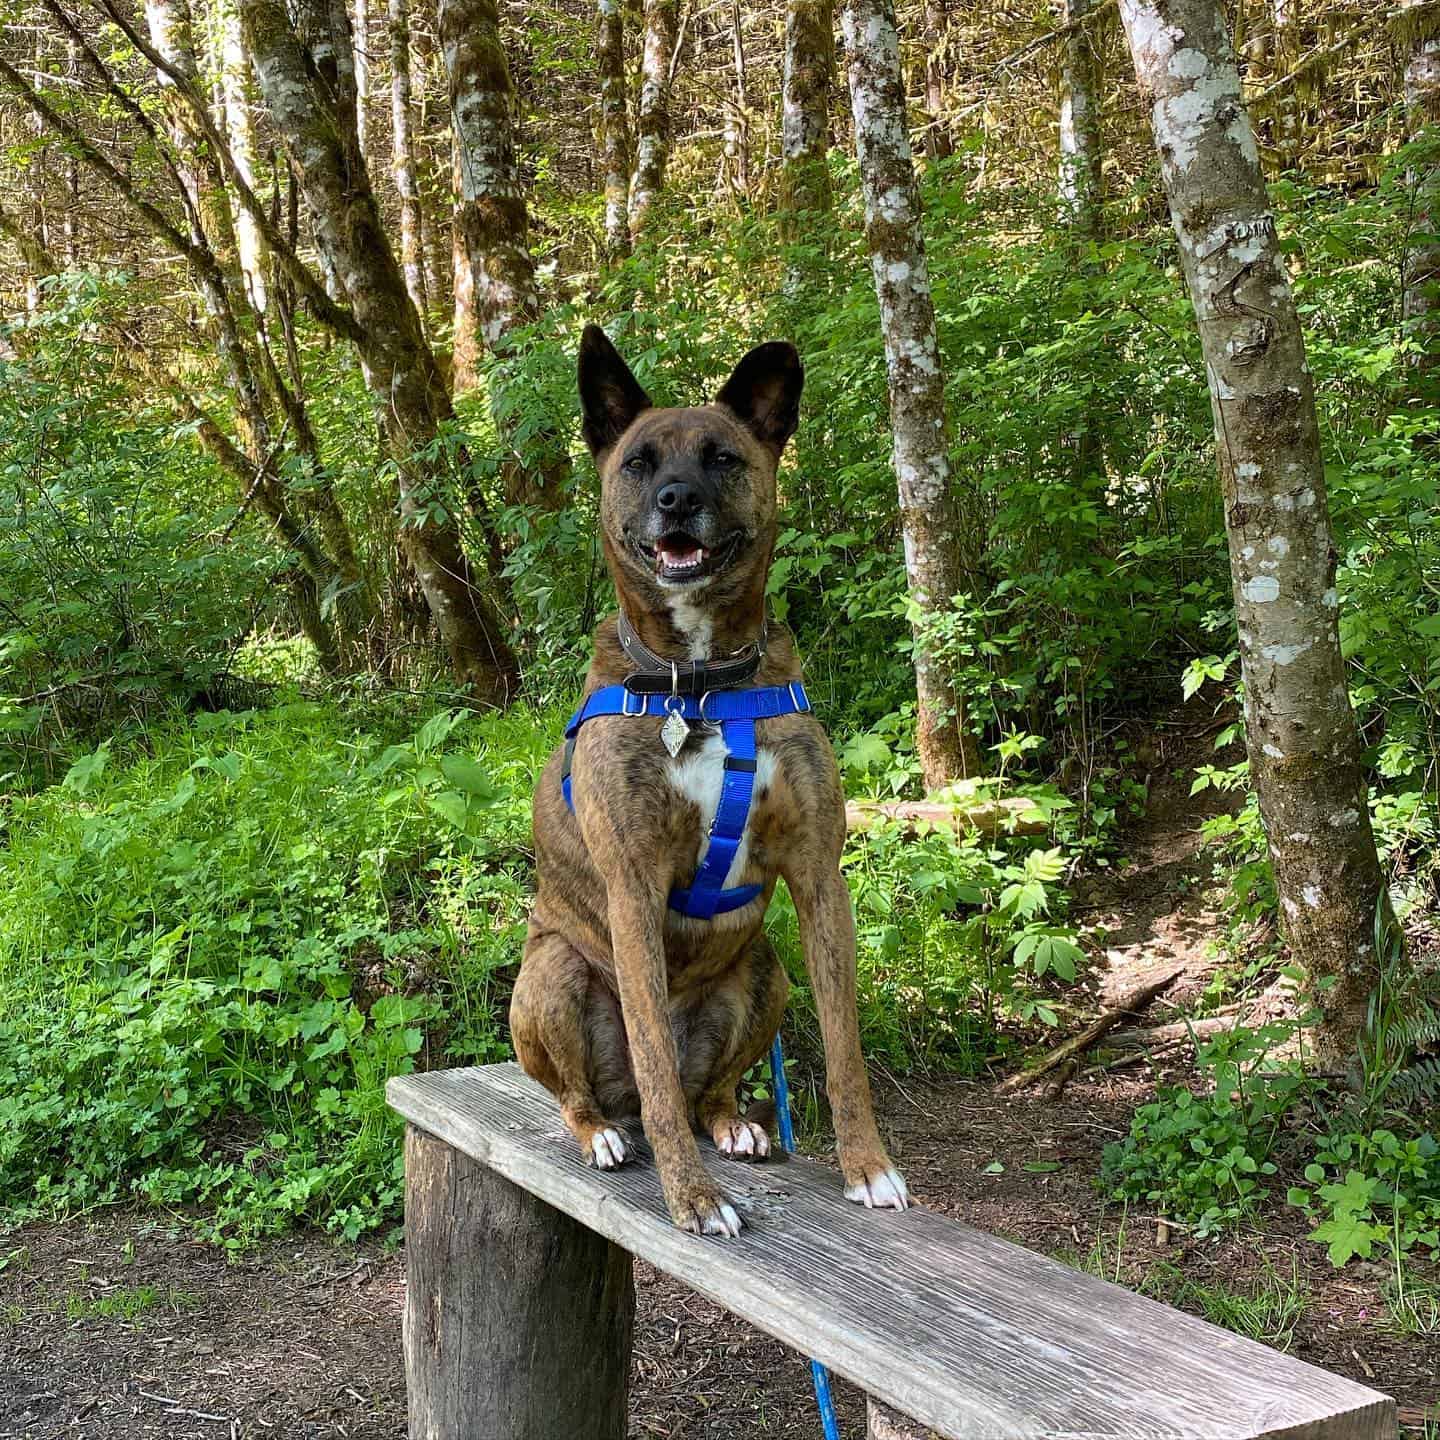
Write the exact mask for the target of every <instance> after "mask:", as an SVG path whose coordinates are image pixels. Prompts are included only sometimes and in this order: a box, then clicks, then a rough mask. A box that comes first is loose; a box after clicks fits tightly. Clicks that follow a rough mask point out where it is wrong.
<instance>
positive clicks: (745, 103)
mask: <svg viewBox="0 0 1440 1440" xmlns="http://www.w3.org/2000/svg"><path fill="white" fill-rule="evenodd" d="M730 53H731V56H732V57H733V60H734V66H735V83H734V88H733V89H732V90H731V92H730V102H729V104H727V105H726V107H725V163H724V166H723V173H724V176H725V183H726V185H727V186H728V187H729V188H730V190H731V191H732V192H733V193H734V194H735V195H736V196H738V197H743V196H745V195H747V194H748V193H749V191H750V93H749V92H750V82H749V77H748V72H747V70H746V65H745V27H744V25H743V24H742V23H741V17H740V0H730Z"/></svg>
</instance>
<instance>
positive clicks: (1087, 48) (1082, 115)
mask: <svg viewBox="0 0 1440 1440" xmlns="http://www.w3.org/2000/svg"><path fill="white" fill-rule="evenodd" d="M1095 6H1096V0H1064V5H1063V9H1062V12H1061V19H1062V21H1063V22H1064V25H1065V27H1066V30H1065V34H1064V38H1063V40H1062V42H1061V43H1062V44H1063V45H1064V50H1063V52H1062V55H1061V61H1060V187H1059V188H1060V206H1061V211H1062V213H1063V214H1064V216H1065V218H1066V220H1067V221H1068V222H1069V223H1070V224H1071V225H1072V226H1073V227H1074V229H1075V230H1076V231H1077V232H1078V233H1079V234H1081V235H1085V236H1089V237H1094V238H1098V235H1099V228H1100V223H1099V222H1100V199H1101V158H1102V157H1101V149H1100V100H1101V95H1102V93H1103V92H1102V88H1101V71H1100V49H1099V44H1098V40H1097V37H1096V34H1095V30H1094V26H1093V25H1086V24H1085V23H1084V21H1085V20H1086V19H1087V18H1088V17H1089V16H1091V15H1093V14H1094V13H1095Z"/></svg>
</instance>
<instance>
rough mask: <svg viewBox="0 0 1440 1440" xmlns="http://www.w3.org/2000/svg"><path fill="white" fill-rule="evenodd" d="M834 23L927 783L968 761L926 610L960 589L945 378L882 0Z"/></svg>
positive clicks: (967, 741)
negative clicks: (880, 343)
mask: <svg viewBox="0 0 1440 1440" xmlns="http://www.w3.org/2000/svg"><path fill="white" fill-rule="evenodd" d="M840 24H841V29H842V32H843V34H844V37H845V54H846V64H847V70H848V75H849V82H850V109H851V113H852V115H853V117H854V122H855V148H856V152H857V155H858V158H859V162H860V183H861V188H862V191H863V194H864V199H865V241H866V245H867V247H868V249H869V251H870V263H871V268H872V269H873V271H874V276H875V293H876V296H877V297H878V299H879V302H880V328H881V332H882V334H883V336H884V340H885V363H886V372H887V377H888V381H889V389H890V426H891V429H892V431H893V432H894V450H893V463H894V466H895V477H896V480H897V482H898V485H899V492H900V520H901V524H902V527H903V530H904V536H905V573H906V579H907V581H908V584H909V588H910V600H911V607H912V613H913V617H914V633H915V682H916V685H915V688H916V694H917V699H918V701H919V716H918V723H917V727H916V729H917V733H916V742H917V745H918V748H919V751H920V761H921V764H922V766H923V768H924V772H925V783H926V785H927V786H929V787H930V788H931V789H934V788H935V787H936V786H939V785H943V784H945V783H946V782H947V781H950V780H954V779H956V778H958V777H961V776H967V775H973V774H975V773H977V771H978V769H979V760H978V756H977V754H976V749H975V742H974V739H973V737H971V736H970V735H969V734H968V733H967V731H966V729H965V726H964V720H963V714H962V707H961V703H960V696H959V695H958V694H957V693H956V691H955V688H954V685H953V684H952V682H951V677H950V676H949V675H948V674H947V673H946V671H945V668H944V666H943V665H942V664H941V663H940V662H939V660H938V659H937V657H936V655H935V654H934V644H933V629H934V622H935V620H936V618H937V617H938V616H940V615H942V614H944V613H945V612H946V611H947V610H948V609H949V607H950V604H951V601H952V599H953V597H954V596H955V595H957V594H958V593H959V592H960V591H961V589H962V588H963V576H962V569H961V552H960V544H959V532H960V520H959V513H958V509H957V506H956V504H955V497H954V494H953V491H952V489H951V476H950V456H949V453H948V449H947V434H946V424H945V382H944V377H943V376H942V374H941V372H940V352H939V348H938V346H937V345H936V341H935V306H934V302H933V301H932V299H931V296H930V278H929V271H928V269H927V267H926V263H925V239H924V233H923V229H922V225H921V214H920V192H919V187H918V186H917V185H916V182H915V166H914V161H913V159H912V157H911V154H910V140H909V136H908V131H907V128H906V119H905V86H904V80H903V76H902V73H901V68H900V44H899V38H898V36H897V35H896V30H895V7H894V3H893V0H843V3H842V4H841V7H840Z"/></svg>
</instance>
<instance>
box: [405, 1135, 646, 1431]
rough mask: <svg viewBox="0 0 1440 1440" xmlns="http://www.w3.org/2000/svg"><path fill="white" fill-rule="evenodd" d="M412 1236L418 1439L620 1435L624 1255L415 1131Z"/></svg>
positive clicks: (628, 1270) (408, 1330)
mask: <svg viewBox="0 0 1440 1440" xmlns="http://www.w3.org/2000/svg"><path fill="white" fill-rule="evenodd" d="M405 1236H406V1244H405V1380H406V1390H407V1393H408V1398H409V1408H410V1440H559V1437H562V1436H571V1435H573V1436H577V1437H578V1436H584V1437H586V1440H625V1412H626V1399H627V1397H628V1394H629V1377H630V1350H631V1341H632V1338H633V1334H634V1322H635V1285H634V1280H633V1276H632V1270H633V1264H632V1261H631V1258H630V1256H629V1255H628V1254H626V1252H625V1251H624V1250H622V1249H621V1248H620V1247H619V1246H618V1245H612V1244H611V1243H610V1242H609V1241H608V1240H606V1239H605V1238H604V1237H603V1236H601V1235H599V1234H596V1233H595V1232H594V1231H593V1230H591V1229H589V1228H588V1227H586V1226H584V1225H581V1224H578V1223H577V1222H576V1221H574V1220H572V1219H571V1218H570V1217H569V1216H568V1215H564V1214H562V1213H561V1212H560V1211H559V1210H555V1209H552V1208H551V1207H550V1206H549V1205H547V1204H545V1203H544V1201H542V1200H538V1199H536V1198H535V1197H534V1196H533V1195H531V1194H529V1193H527V1192H526V1191H525V1190H524V1189H523V1188H522V1187H521V1186H519V1185H515V1184H512V1183H511V1182H510V1181H509V1180H507V1179H505V1177H504V1176H503V1175H501V1174H499V1173H498V1172H496V1171H494V1170H491V1169H489V1168H487V1167H486V1166H484V1165H483V1164H481V1163H479V1162H478V1161H476V1160H473V1159H471V1158H470V1157H469V1156H467V1155H465V1154H464V1153H462V1152H461V1151H460V1150H457V1149H454V1148H452V1147H451V1146H449V1145H447V1144H445V1142H444V1141H441V1140H437V1139H435V1138H434V1137H433V1136H430V1135H427V1134H425V1133H424V1131H422V1130H417V1129H416V1128H415V1127H414V1126H411V1127H410V1128H409V1129H408V1131H407V1133H406V1136H405Z"/></svg>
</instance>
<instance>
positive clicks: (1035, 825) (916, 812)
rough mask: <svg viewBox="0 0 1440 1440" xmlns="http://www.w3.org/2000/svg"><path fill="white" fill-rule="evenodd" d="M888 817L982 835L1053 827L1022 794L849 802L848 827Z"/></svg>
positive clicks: (906, 823) (914, 826)
mask: <svg viewBox="0 0 1440 1440" xmlns="http://www.w3.org/2000/svg"><path fill="white" fill-rule="evenodd" d="M885 820H898V821H899V822H900V823H901V824H902V825H904V826H905V827H906V828H907V829H909V830H914V829H918V828H919V827H920V826H921V825H937V826H947V825H948V826H949V827H950V828H952V829H954V830H958V831H962V832H963V831H966V830H976V831H979V833H980V834H982V835H1043V834H1045V832H1046V831H1047V830H1049V828H1050V822H1049V821H1048V820H1047V819H1046V818H1045V816H1044V815H1043V814H1042V813H1041V811H1040V810H1039V808H1038V807H1037V806H1036V804H1035V802H1034V801H1033V800H1026V799H1025V798H1024V797H1023V796H1020V795H1016V796H1012V797H1008V798H1006V799H1003V800H994V799H991V800H984V799H981V800H964V801H945V800H852V801H850V802H849V804H847V805H846V806H845V828H846V829H847V830H868V829H869V828H870V827H871V826H872V825H878V824H880V823H881V822H882V821H885Z"/></svg>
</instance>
